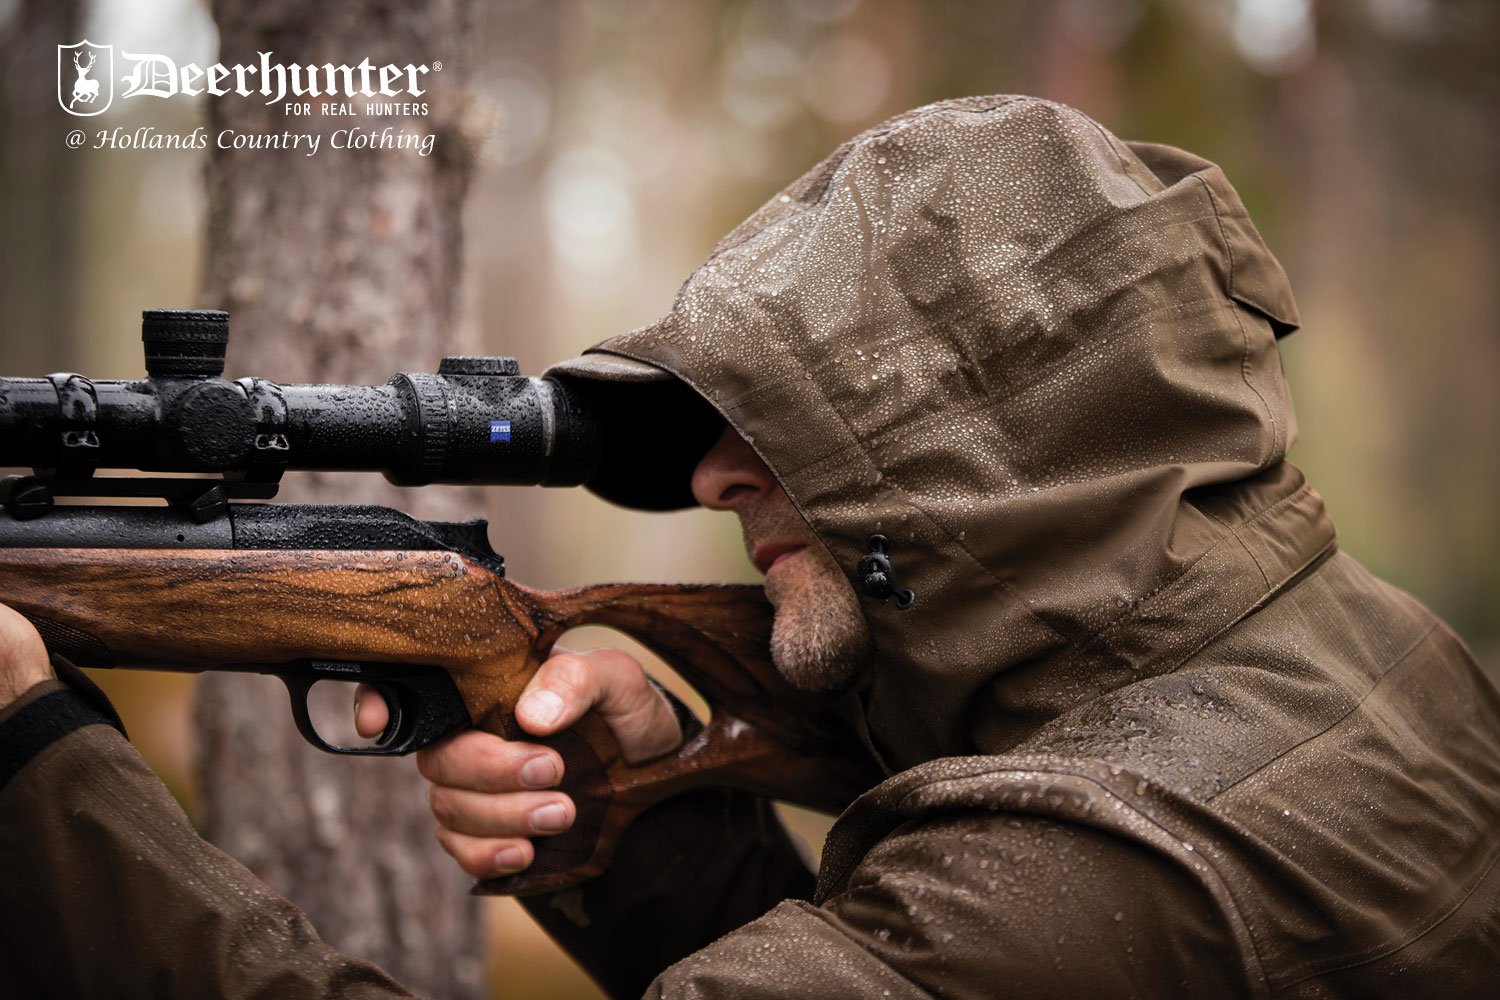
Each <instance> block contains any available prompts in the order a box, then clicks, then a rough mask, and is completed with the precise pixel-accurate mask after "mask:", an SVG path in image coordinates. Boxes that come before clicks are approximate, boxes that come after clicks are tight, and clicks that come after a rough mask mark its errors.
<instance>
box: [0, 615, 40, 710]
mask: <svg viewBox="0 0 1500 1000" xmlns="http://www.w3.org/2000/svg"><path fill="white" fill-rule="evenodd" d="M51 677H52V665H51V663H50V662H49V661H48V658H47V647H46V646H44V645H43V644H42V637H41V636H40V635H37V631H36V629H35V628H34V627H32V624H31V622H29V621H27V620H26V619H25V618H24V617H23V616H22V615H21V614H20V612H18V611H13V610H12V609H10V608H8V607H6V606H5V605H3V604H0V708H4V707H5V706H6V705H9V704H10V703H11V702H13V701H15V700H16V699H17V698H19V697H20V696H21V695H22V694H24V693H25V692H26V691H27V690H28V689H29V688H31V687H33V686H35V685H37V684H40V683H41V682H42V681H45V680H50V679H51Z"/></svg>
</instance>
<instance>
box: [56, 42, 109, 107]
mask: <svg viewBox="0 0 1500 1000" xmlns="http://www.w3.org/2000/svg"><path fill="white" fill-rule="evenodd" d="M101 56H102V57H103V59H104V63H103V65H102V66H100V65H99V59H100V57H101ZM95 69H98V72H97V73H96V72H95ZM114 69H115V47H114V46H113V45H95V44H94V43H93V42H91V41H89V40H88V39H84V40H83V41H81V42H78V43H77V44H74V45H59V46H58V47H57V103H58V104H61V105H62V109H63V110H64V111H66V112H67V113H68V114H70V115H78V116H79V117H80V118H89V117H91V116H93V115H98V114H103V113H104V112H105V111H107V110H109V106H110V104H112V103H114V99H115V85H114V75H115V74H114ZM101 91H102V93H101Z"/></svg>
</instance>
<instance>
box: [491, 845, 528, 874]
mask: <svg viewBox="0 0 1500 1000" xmlns="http://www.w3.org/2000/svg"><path fill="white" fill-rule="evenodd" d="M524 863H525V857H524V856H523V855H522V854H521V849H520V848H519V847H502V848H500V850H498V851H496V852H495V870H496V871H500V872H514V871H520V870H521V866H522V865H523V864H524Z"/></svg>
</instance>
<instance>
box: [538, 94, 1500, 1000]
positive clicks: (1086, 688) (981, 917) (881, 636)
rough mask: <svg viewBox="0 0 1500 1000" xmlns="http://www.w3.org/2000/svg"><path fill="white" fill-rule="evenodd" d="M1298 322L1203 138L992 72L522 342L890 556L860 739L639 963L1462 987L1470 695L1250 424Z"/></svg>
mask: <svg viewBox="0 0 1500 1000" xmlns="http://www.w3.org/2000/svg"><path fill="white" fill-rule="evenodd" d="M1297 324H1298V316H1297V312H1296V307H1295V305H1294V304H1293V301H1292V295H1291V292H1290V290H1289V288H1288V285H1287V280H1286V276H1285V275H1284V274H1283V272H1282V269H1281V267H1280V265H1279V264H1278V263H1277V262H1276V260H1275V258H1273V257H1272V255H1271V254H1270V252H1269V251H1268V250H1267V249H1266V247H1265V245H1264V244H1263V243H1262V242H1261V239H1260V236H1259V234H1258V233H1257V232H1256V230H1255V227H1254V226H1253V225H1252V224H1251V222H1250V219H1249V218H1248V217H1247V215H1246V213H1245V209H1244V206H1243V205H1242V204H1241V203H1240V200H1239V198H1238V196H1237V195H1236V194H1235V192H1234V189H1233V188H1232V187H1230V185H1229V183H1228V181H1226V180H1225V178H1224V175H1223V174H1222V173H1221V172H1220V171H1219V170H1218V168H1217V167H1215V166H1214V165H1213V164H1211V163H1208V162H1206V161H1204V160H1202V159H1200V158H1198V157H1195V156H1192V155H1190V154H1188V153H1184V152H1182V151H1180V150H1176V149H1171V148H1168V147H1165V146H1156V145H1149V144H1141V143H1126V142H1121V141H1120V140H1118V139H1116V138H1115V137H1114V136H1112V135H1110V134H1109V133H1108V132H1107V131H1105V130H1104V129H1103V128H1101V127H1099V126H1098V125H1097V124H1095V123H1094V122H1092V121H1090V120H1089V119H1088V118H1086V117H1084V116H1083V115H1081V114H1079V113H1077V112H1075V111H1072V110H1070V109H1068V108H1064V107H1061V106H1058V105H1056V104H1051V103H1048V102H1045V101H1039V100H1033V99H1029V98H1017V97H992V98H975V99H971V100H963V101H955V102H949V103H944V104H938V105H933V106H930V107H926V108H922V109H919V110H917V111H914V112H911V113H909V114H906V115H903V116H901V117H899V118H896V119H894V120H892V121H890V122H887V123H885V124H883V125H881V126H879V127H877V128H875V129H872V130H871V131H869V132H867V133H865V134H864V135H861V136H860V137H858V138H857V139H855V140H853V141H852V142H850V143H848V144H846V145H845V146H843V147H842V148H841V149H839V150H837V151H836V152H835V153H834V154H833V155H832V156H831V157H829V158H828V159H827V160H826V161H824V162H823V163H822V164H821V165H819V166H818V167H817V168H815V169H814V170H812V171H811V172H810V173H808V174H807V175H806V176H804V177H803V178H801V179H800V180H798V181H797V182H796V183H794V184H793V185H791V186H790V187H788V188H787V189H786V190H785V191H784V192H782V193H781V194H780V195H779V196H777V197H775V198H773V199H772V200H771V201H770V202H769V203H768V204H767V205H766V206H765V207H763V208H762V209H761V210H760V211H758V212H757V213H755V215H753V216H752V217H751V218H750V219H749V220H747V221H746V222H745V223H744V224H743V225H741V226H740V227H739V228H738V229H736V230H735V231H734V232H733V233H731V234H730V235H729V236H728V237H727V238H726V239H725V240H724V241H723V242H722V243H720V245H719V246H718V247H717V248H716V249H715V251H714V253H713V254H712V256H710V258H709V259H708V261H707V262H706V263H705V264H704V265H703V266H702V267H700V268H699V269H698V270H697V271H696V272H694V274H693V275H692V276H691V277H690V278H689V279H688V281H687V283H686V284H685V285H684V286H683V288H682V290H681V292H680V293H679V295H678V297H677V300H676V302H675V304H674V306H673V308H672V311H671V313H670V314H669V315H668V316H667V317H666V318H665V319H663V320H662V321H661V322H659V323H657V324H655V325H654V326H651V327H648V328H645V329H642V330H638V331H635V332H632V333H628V334H625V335H623V336H620V337H616V338H615V339H613V340H610V341H606V342H605V343H604V344H602V345H600V347H599V348H598V349H597V351H598V352H602V353H596V354H592V355H585V357H584V359H582V360H581V361H580V362H575V363H572V364H569V365H563V366H560V368H559V369H558V371H559V373H560V374H568V373H571V374H573V375H575V376H577V377H580V378H588V377H596V378H605V379H607V378H609V377H611V367H610V365H611V363H610V361H609V358H610V357H611V356H617V357H621V358H627V359H635V360H636V361H638V362H646V363H648V364H650V365H653V366H657V367H659V368H660V369H663V370H665V371H667V372H670V373H671V374H673V375H675V376H676V377H677V378H679V379H681V380H682V381H684V382H686V383H688V384H689V385H691V386H692V387H693V388H695V389H696V390H698V392H699V393H701V394H702V395H703V396H704V397H706V398H707V399H709V400H710V401H711V402H712V403H713V405H714V406H715V407H716V408H717V409H718V410H719V411H720V412H721V413H722V414H723V415H724V416H725V417H726V418H727V419H728V420H729V422H730V423H732V424H733V425H734V426H735V427H736V428H737V429H738V430H739V431H740V432H741V433H742V434H743V435H745V436H746V437H747V438H749V439H750V440H751V441H752V443H753V445H754V447H755V449H756V450H757V451H758V452H759V453H760V455H761V457H762V458H763V459H764V460H765V462H766V464H767V465H768V466H769V467H770V468H771V469H772V471H773V472H774V473H775V474H776V477H777V479H778V480H779V481H780V482H781V484H782V486H784V487H785V489H786V491H787V493H788V494H789V495H790V496H791V497H792V499H793V501H794V502H795V503H796V504H797V506H798V508H799V509H800V510H801V511H802V513H803V515H804V516H805V517H806V519H807V520H808V522H809V523H810V524H811V525H812V526H813V527H814V529H815V530H816V531H817V533H818V535H819V537H820V538H821V539H822V540H823V541H824V543H825V544H826V545H827V546H828V548H829V550H830V551H831V552H832V553H833V555H834V557H835V558H836V559H837V561H838V563H839V564H840V565H841V566H843V567H845V568H846V570H847V571H848V573H849V575H850V577H851V579H852V580H854V581H856V583H858V582H859V580H860V577H859V573H858V570H857V567H858V564H859V561H860V559H861V557H862V556H863V555H865V554H866V552H867V545H868V539H869V538H870V536H872V535H875V534H877V533H878V534H884V535H886V536H888V538H889V539H890V543H891V551H890V560H891V563H892V565H893V568H894V576H895V581H896V585H897V586H898V587H900V588H906V589H910V590H911V591H912V593H913V594H914V600H913V602H912V604H911V606H910V607H909V608H907V609H905V610H902V609H901V608H899V607H898V606H897V604H896V602H895V601H893V600H887V601H883V602H882V601H879V600H877V599H875V598H873V597H871V598H868V599H867V600H866V601H865V605H864V607H865V613H866V616H867V618H868V621H869V624H870V627H871V630H872V632H873V635H874V637H875V640H876V644H877V653H876V657H875V660H874V663H873V666H872V668H871V672H870V676H869V677H868V684H867V685H866V686H865V687H863V688H862V689H861V690H860V691H859V693H858V697H859V702H860V705H859V715H860V716H861V717H862V719H863V720H864V722H865V723H866V726H867V729H868V734H869V738H870V741H871V744H872V747H873V749H874V750H875V751H877V752H878V754H879V755H880V757H881V759H882V761H883V762H884V764H885V765H886V768H887V770H888V771H889V773H890V774H891V777H890V778H889V780H887V781H886V782H884V783H883V784H881V785H880V786H879V787H877V788H875V789H873V790H872V791H870V792H869V793H868V794H866V795H865V796H863V797H862V798H861V799H859V800H858V801H857V802H856V803H855V804H854V805H853V806H852V807H851V808H850V809H849V810H848V811H847V812H846V813H845V814H844V815H843V816H842V817H841V818H840V820H839V822H838V823H837V825H836V826H835V827H834V829H833V831H832V833H831V834H830V836H829V838H828V841H827V844H826V847H825V851H824V855H823V863H822V869H821V871H820V872H819V873H818V880H817V887H816V890H815V892H814V894H813V895H812V897H811V899H810V900H809V901H796V902H785V903H782V904H780V905H779V906H777V907H776V908H775V909H773V910H771V911H770V912H769V913H768V914H766V915H765V916H764V917H762V918H760V919H758V920H756V921H755V922H753V923H751V924H750V925H749V926H747V927H745V928H743V929H741V930H739V931H736V932H735V933H732V934H730V935H728V936H727V937H724V938H723V939H722V940H719V941H718V942H716V943H714V944H712V945H711V946H709V947H708V948H706V949H704V950H702V951H700V952H698V953H696V954H694V955H692V956H691V957H690V958H688V959H686V960H685V961H683V962H681V963H679V964H677V965H675V966H674V967H672V968H671V969H669V970H667V971H666V972H665V973H664V974H663V975H662V976H661V977H660V979H659V980H658V981H657V982H656V984H655V986H654V987H653V988H654V990H655V991H656V992H657V993H659V994H660V995H663V996H671V997H721V996H723V997H761V996H766V997H769V996H818V997H830V998H831V997H851V998H852V997H880V996H892V997H918V996H927V995H941V996H948V997H976V998H977V997H995V996H1008V995H1014V996H1024V997H1033V998H1034V997H1082V996H1111V997H1113V996H1141V997H1160V996H1178V995H1194V996H1214V997H1231V996H1246V997H1270V996H1283V997H1332V996H1344V997H1400V996H1411V995H1418V994H1425V995H1435V996H1444V997H1480V996H1495V995H1500V871H1496V870H1495V867H1494V866H1495V861H1496V859H1497V857H1500V700H1497V696H1496V693H1495V691H1494V689H1493V688H1492V687H1491V686H1490V685H1489V684H1488V683H1487V682H1486V680H1485V679H1484V678H1483V677H1482V676H1481V675H1480V673H1479V671H1478V670H1477V669H1476V667H1475V664H1474V663H1473V660H1472V658H1471V657H1470V655H1469V654H1468V652H1467V651H1466V650H1465V648H1464V646H1463V644H1462V643H1461V642H1460V641H1459V640H1458V639H1457V638H1456V637H1455V636H1454V634H1453V633H1452V632H1451V631H1450V630H1449V629H1448V628H1447V627H1446V626H1445V625H1443V624H1442V623H1441V622H1440V621H1438V620H1437V619H1436V618H1434V617H1433V615H1432V614H1431V613H1430V612H1428V611H1427V610H1426V609H1425V608H1423V607H1422V606H1421V605H1420V604H1418V603H1417V602H1416V601H1415V600H1413V599H1412V598H1411V597H1409V596H1408V595H1406V594H1404V593H1402V592H1400V591H1398V590H1396V589H1395V588H1393V587H1390V586H1388V585H1386V584H1384V583H1382V582H1380V581H1379V580H1376V579H1374V578H1373V577H1371V576H1370V575H1369V574H1368V573H1367V572H1365V570H1364V569H1362V568H1361V567H1360V566H1359V565H1358V564H1357V563H1356V562H1355V561H1354V560H1353V559H1351V558H1349V557H1348V556H1347V555H1343V554H1341V553H1339V552H1337V550H1336V547H1335V543H1334V531H1333V525H1332V524H1331V523H1330V521H1329V519H1328V516H1327V514H1326V513H1325V512H1324V509H1323V504H1322V501H1321V499H1320V498H1319V497H1318V495H1317V493H1315V492H1314V491H1313V490H1312V489H1311V488H1310V487H1309V486H1308V485H1307V484H1306V483H1305V482H1304V481H1303V477H1302V474H1301V473H1300V472H1299V471H1298V470H1297V469H1296V468H1295V467H1293V466H1292V465H1290V464H1289V463H1287V462H1286V461H1285V460H1284V458H1285V454H1286V450H1287V447H1288V445H1289V444H1290V442H1291V439H1292V437H1293V434H1294V421H1293V415H1292V406H1291V401H1290V398H1289V396H1288V393H1287V387H1286V383H1285V381H1284V379H1283V377H1282V371H1281V361H1280V357H1279V355H1278V352H1277V348H1276V338H1277V337H1278V336H1280V335H1283V334H1286V333H1288V332H1290V331H1291V330H1292V329H1294V328H1295V327H1296V325H1297ZM648 371H649V369H646V368H645V366H642V365H631V364H629V363H625V364H623V365H620V366H618V367H617V369H616V375H615V377H620V378H629V377H634V378H646V377H647V375H646V372H648ZM637 426H638V425H637ZM611 488H612V489H613V492H614V493H615V494H616V495H617V496H618V497H619V498H620V499H623V500H626V501H628V502H634V503H640V504H653V503H662V504H665V503H667V502H669V501H670V499H671V498H670V497H663V496H656V495H650V496H648V495H640V494H639V493H632V492H631V491H632V489H633V488H638V486H635V487H633V485H632V484H631V483H628V482H624V481H621V482H620V483H618V484H608V483H606V484H605V490H604V492H606V493H609V492H610V491H611ZM605 906H607V901H606V900H604V899H600V900H598V901H597V903H596V908H603V907H605Z"/></svg>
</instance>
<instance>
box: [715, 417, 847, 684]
mask: <svg viewBox="0 0 1500 1000" xmlns="http://www.w3.org/2000/svg"><path fill="white" fill-rule="evenodd" d="M693 496H694V497H695V498H696V499H697V501H698V502H699V503H701V504H702V505H703V506H705V507H707V508H709V509H710V510H730V511H734V513H736V514H738V515H739V518H740V526H741V527H742V528H743V529H744V532H745V551H746V552H748V553H749V555H750V561H751V562H753V563H754V564H755V567H756V569H758V570H760V571H761V572H762V573H764V574H765V577H766V598H767V599H768V600H769V601H770V602H771V604H772V605H773V606H774V607H775V608H776V620H775V624H774V625H773V626H772V629H771V659H772V660H773V661H774V662H775V664H776V667H777V669H779V670H780V671H781V674H782V676H783V677H785V678H786V679H787V681H788V682H789V683H791V684H792V685H793V686H795V687H798V688H800V689H802V690H804V691H831V690H836V689H839V688H842V687H845V686H846V685H848V684H849V683H850V682H851V681H853V680H854V678H855V676H856V674H858V672H859V669H860V667H861V666H862V665H863V664H864V661H865V658H866V657H867V656H868V655H869V652H870V633H869V629H868V628H867V627H866V625H865V618H864V615H863V614H862V613H861V612H860V609H859V598H858V597H856V596H855V593H854V588H853V587H851V586H850V585H849V581H848V579H846V578H845V576H844V574H843V573H842V572H841V571H840V570H839V568H838V565H837V564H836V563H834V561H833V557H832V556H831V555H829V554H828V550H827V549H826V548H824V547H823V543H822V542H820V541H818V539H817V536H815V535H814V534H813V532H812V529H811V528H809V527H808V526H807V522H806V521H804V520H803V519H802V515H800V514H798V513H797V509H796V508H795V507H793V506H792V501H791V498H789V497H788V496H787V495H786V491H785V490H783V489H782V488H781V485H780V484H779V483H777V482H776V479H775V477H774V476H772V475H771V470H770V469H768V468H766V464H765V463H764V462H762V461H761V460H760V456H758V455H757V454H755V451H754V449H752V448H751V447H750V445H749V444H748V443H747V442H746V441H745V439H744V438H742V437H740V436H739V434H738V433H736V432H735V430H734V428H733V427H727V426H726V427H725V428H724V433H723V435H721V436H720V438H719V441H718V443H717V444H715V445H714V446H713V448H712V449H710V450H709V452H708V454H707V455H704V456H703V459H702V461H700V462H699V463H698V467H697V468H696V469H694V470H693Z"/></svg>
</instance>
